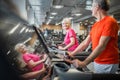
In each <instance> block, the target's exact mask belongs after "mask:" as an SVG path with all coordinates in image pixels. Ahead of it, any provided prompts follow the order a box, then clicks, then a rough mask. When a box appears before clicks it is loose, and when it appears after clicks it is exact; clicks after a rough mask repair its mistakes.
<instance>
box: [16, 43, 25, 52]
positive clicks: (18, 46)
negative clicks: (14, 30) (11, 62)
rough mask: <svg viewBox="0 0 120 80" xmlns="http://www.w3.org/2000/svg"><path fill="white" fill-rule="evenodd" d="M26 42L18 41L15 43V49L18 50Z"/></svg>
mask: <svg viewBox="0 0 120 80" xmlns="http://www.w3.org/2000/svg"><path fill="white" fill-rule="evenodd" d="M23 45H24V44H23V43H18V44H16V45H15V50H16V51H18V49H19V48H20V47H21V46H23Z"/></svg>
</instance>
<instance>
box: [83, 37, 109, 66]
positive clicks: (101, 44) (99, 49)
mask: <svg viewBox="0 0 120 80" xmlns="http://www.w3.org/2000/svg"><path fill="white" fill-rule="evenodd" d="M110 38H111V37H109V36H102V37H101V38H100V41H99V44H98V46H97V47H96V48H95V49H94V51H93V52H92V53H91V54H90V55H89V56H88V57H87V58H86V59H85V61H84V62H85V64H86V65H87V64H89V63H90V62H91V61H93V60H94V59H95V58H96V57H97V56H99V54H100V53H101V52H102V51H103V50H105V48H106V45H107V43H108V42H109V40H110Z"/></svg>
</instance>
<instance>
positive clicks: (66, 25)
mask: <svg viewBox="0 0 120 80" xmlns="http://www.w3.org/2000/svg"><path fill="white" fill-rule="evenodd" d="M70 26H71V20H70V19H68V18H65V19H63V21H62V28H63V29H65V30H68V29H69V28H70Z"/></svg>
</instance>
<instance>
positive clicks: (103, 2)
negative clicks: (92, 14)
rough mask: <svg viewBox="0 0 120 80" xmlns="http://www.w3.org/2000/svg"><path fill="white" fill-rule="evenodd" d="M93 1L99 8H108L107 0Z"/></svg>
mask: <svg viewBox="0 0 120 80" xmlns="http://www.w3.org/2000/svg"><path fill="white" fill-rule="evenodd" d="M93 2H95V3H97V4H98V5H99V6H100V7H101V9H103V10H105V11H108V10H109V8H110V1H109V0H93Z"/></svg>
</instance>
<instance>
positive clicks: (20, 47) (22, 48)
mask: <svg viewBox="0 0 120 80" xmlns="http://www.w3.org/2000/svg"><path fill="white" fill-rule="evenodd" d="M15 50H16V51H18V52H20V53H22V54H24V53H26V52H27V48H26V46H25V45H24V44H17V45H16V46H15Z"/></svg>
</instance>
